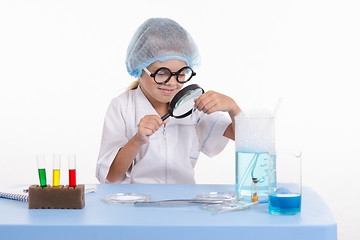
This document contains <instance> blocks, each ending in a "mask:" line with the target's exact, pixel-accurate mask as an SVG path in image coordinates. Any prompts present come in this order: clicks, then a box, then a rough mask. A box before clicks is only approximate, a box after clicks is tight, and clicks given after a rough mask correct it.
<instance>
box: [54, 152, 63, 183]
mask: <svg viewBox="0 0 360 240" xmlns="http://www.w3.org/2000/svg"><path fill="white" fill-rule="evenodd" d="M60 162H61V157H60V154H54V155H53V187H58V186H59V185H60Z"/></svg>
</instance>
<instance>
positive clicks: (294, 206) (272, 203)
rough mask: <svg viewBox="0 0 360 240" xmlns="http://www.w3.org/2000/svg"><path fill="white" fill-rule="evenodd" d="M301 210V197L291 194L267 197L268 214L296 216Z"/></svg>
mask: <svg viewBox="0 0 360 240" xmlns="http://www.w3.org/2000/svg"><path fill="white" fill-rule="evenodd" d="M300 210H301V195H300V194H292V193H285V194H283V193H274V194H271V195H269V212H270V213H271V214H276V215H282V214H286V215H288V214H296V213H299V212H300Z"/></svg>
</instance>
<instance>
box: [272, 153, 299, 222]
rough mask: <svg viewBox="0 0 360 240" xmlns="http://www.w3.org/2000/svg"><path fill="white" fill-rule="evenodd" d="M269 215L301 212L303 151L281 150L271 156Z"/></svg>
mask: <svg viewBox="0 0 360 240" xmlns="http://www.w3.org/2000/svg"><path fill="white" fill-rule="evenodd" d="M269 159H270V164H269V213H270V214H274V215H290V214H297V213H299V212H300V211H301V159H302V157H301V151H299V150H288V151H285V150H281V151H276V152H273V153H270V154H269Z"/></svg>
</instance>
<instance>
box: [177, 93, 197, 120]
mask: <svg viewBox="0 0 360 240" xmlns="http://www.w3.org/2000/svg"><path fill="white" fill-rule="evenodd" d="M202 93H203V92H202V89H195V90H189V91H188V92H186V93H185V94H184V96H183V97H181V98H180V99H179V100H178V101H177V103H176V104H175V107H174V110H173V115H174V117H179V116H182V115H184V114H186V113H187V112H189V111H191V110H192V109H193V107H194V100H195V99H196V98H198V97H200V95H201V94H202Z"/></svg>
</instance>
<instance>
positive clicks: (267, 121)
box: [235, 112, 275, 201]
mask: <svg viewBox="0 0 360 240" xmlns="http://www.w3.org/2000/svg"><path fill="white" fill-rule="evenodd" d="M235 151H236V152H235V157H236V159H235V161H236V167H235V176H236V180H235V192H236V193H237V195H238V198H239V199H242V200H245V201H246V200H251V188H252V185H254V181H256V185H257V188H258V189H259V191H258V196H259V197H267V196H268V162H269V161H268V160H269V152H273V151H275V119H274V117H273V115H272V114H271V113H266V112H251V113H240V114H239V115H237V116H236V117H235Z"/></svg>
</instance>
